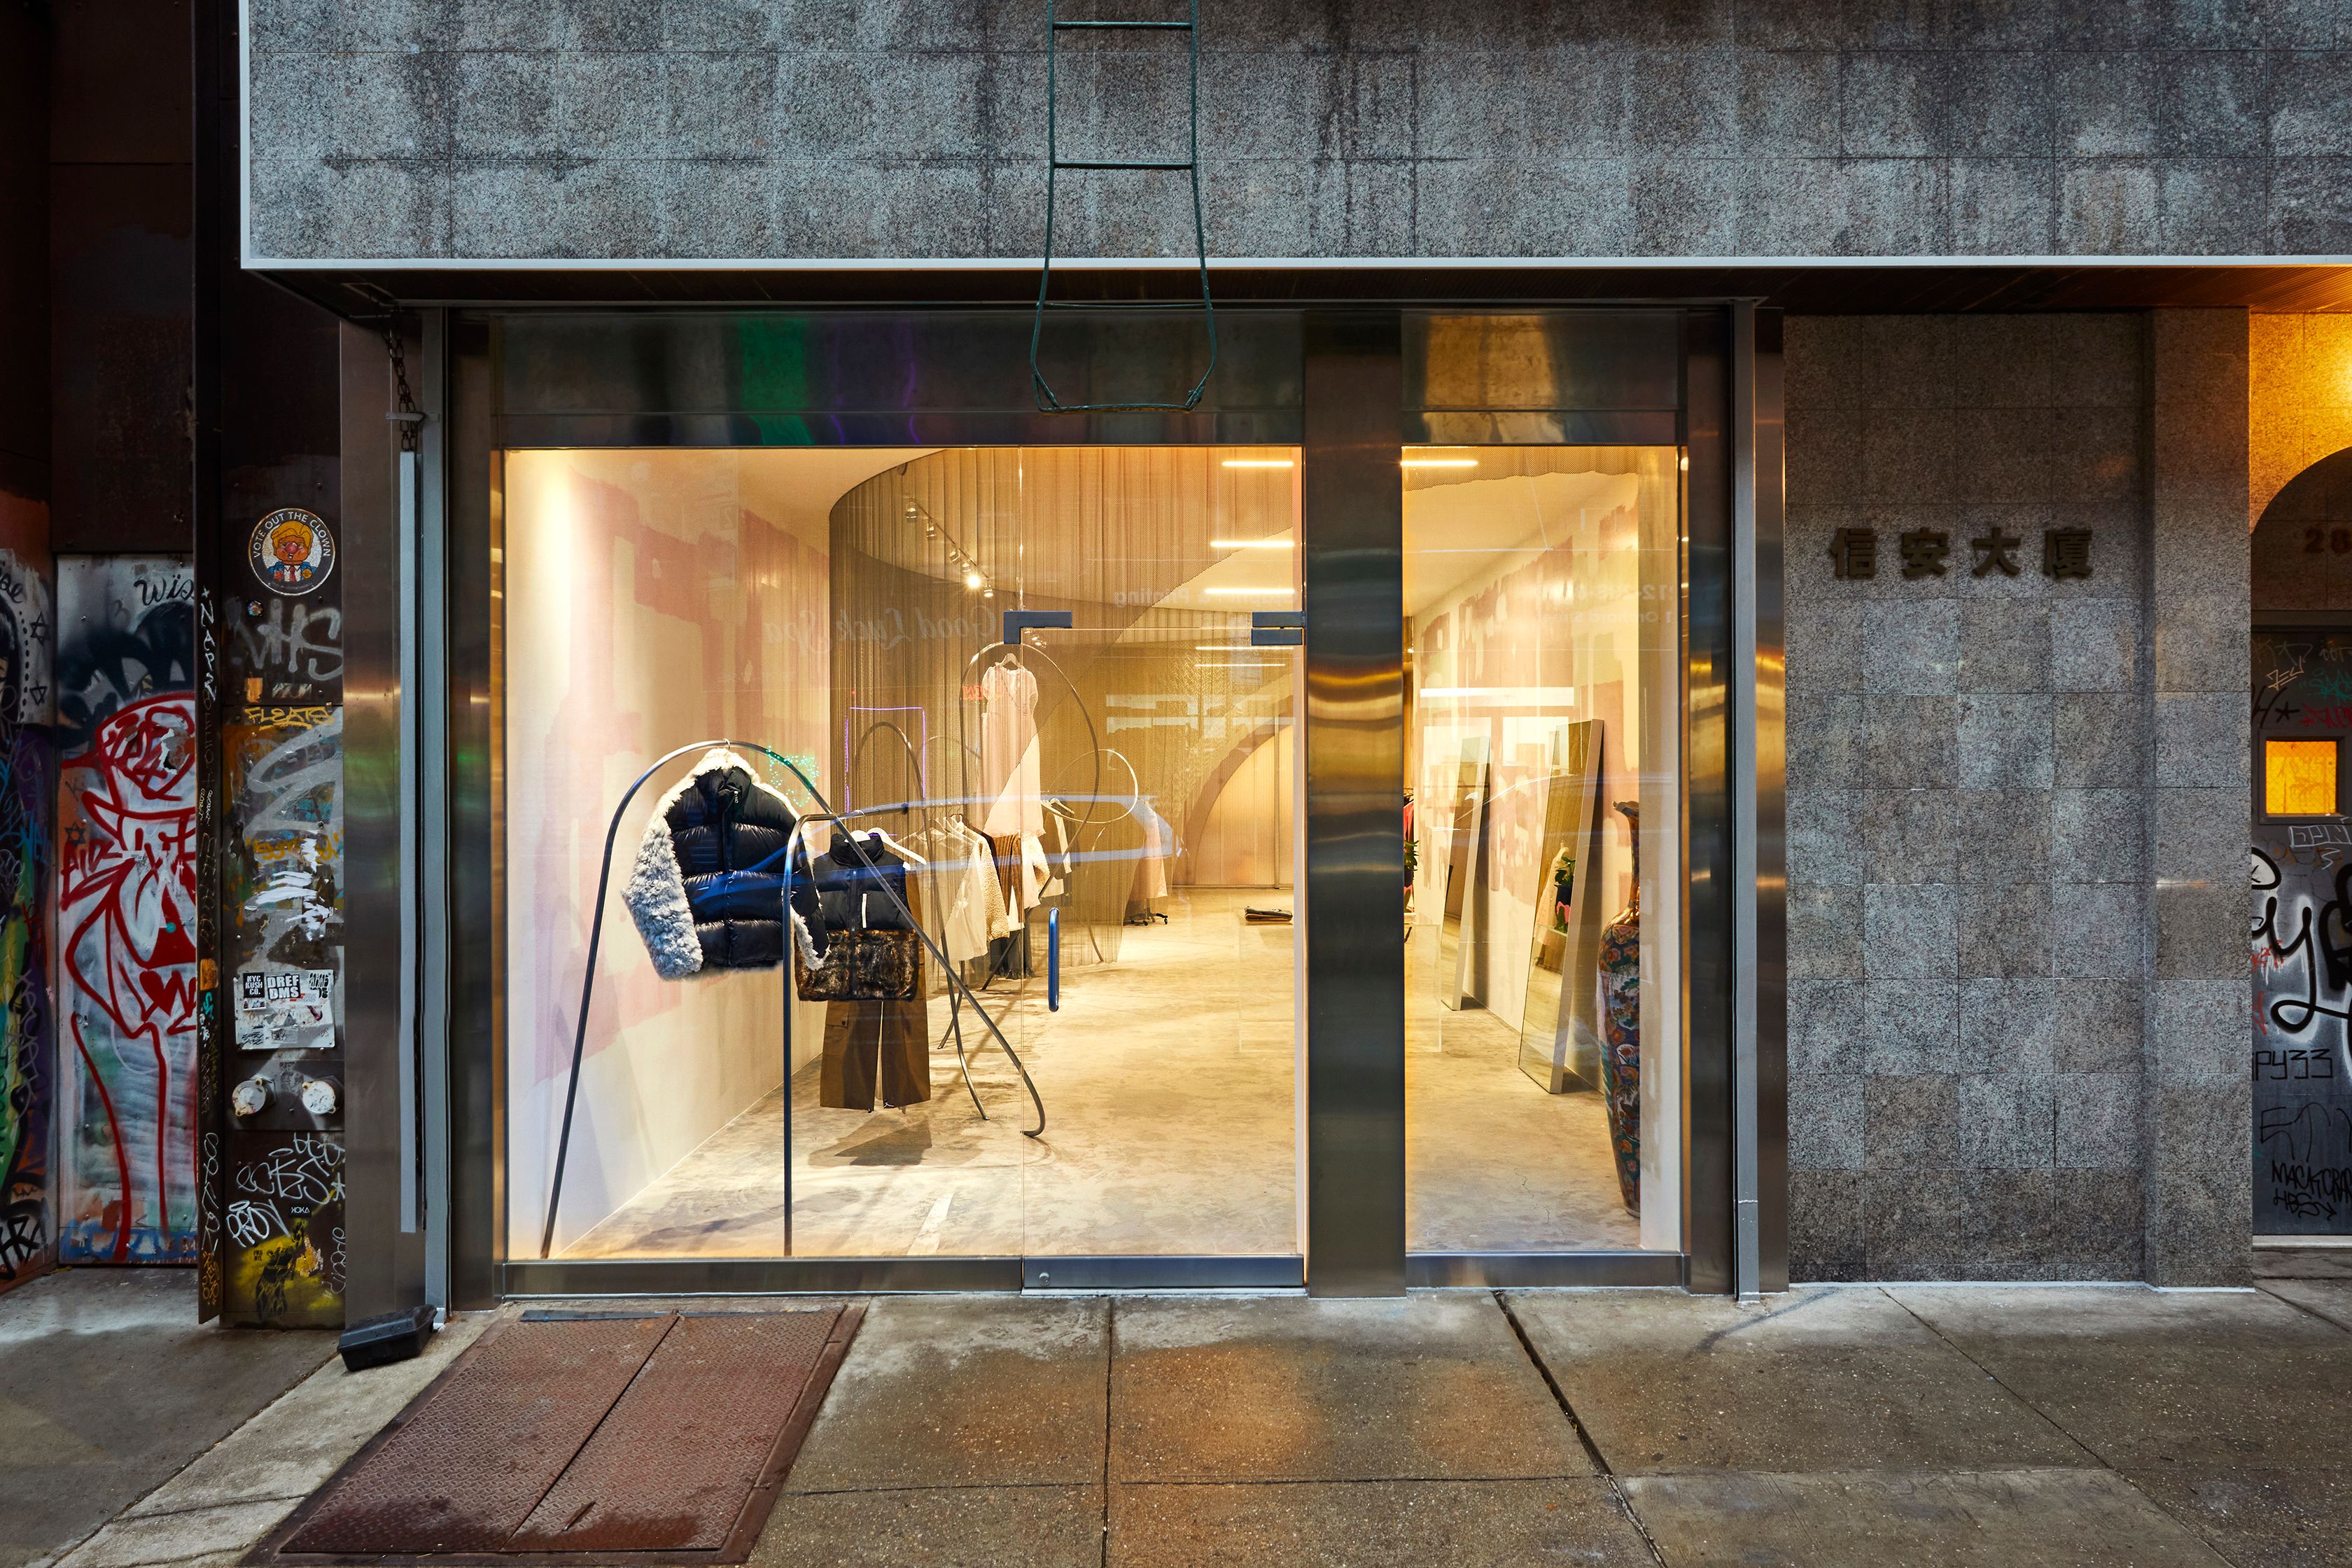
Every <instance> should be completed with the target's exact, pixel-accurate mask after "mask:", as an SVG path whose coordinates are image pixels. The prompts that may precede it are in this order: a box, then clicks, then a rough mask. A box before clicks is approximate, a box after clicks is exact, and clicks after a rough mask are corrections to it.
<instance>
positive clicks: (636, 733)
mask: <svg viewBox="0 0 2352 1568" xmlns="http://www.w3.org/2000/svg"><path fill="white" fill-rule="evenodd" d="M1296 478H1297V471H1296V467H1295V458H1294V457H1293V456H1292V454H1291V453H1290V452H1288V451H1287V450H1286V449H1280V448H1276V449H1262V448H1171V447H1158V448H1118V447H1091V448H950V449H903V450H892V451H881V450H815V451H810V450H802V451H682V450H658V451H572V450H565V451H544V450H542V451H528V452H515V453H510V454H509V456H508V460H507V497H506V500H507V519H508V521H507V562H506V594H507V601H508V616H507V623H508V631H507V638H506V650H505V676H506V696H507V702H506V710H507V714H508V721H507V726H506V730H507V736H506V740H507V747H508V766H507V778H508V789H507V801H506V809H507V812H508V822H509V826H508V837H509V846H510V852H509V853H510V866H511V869H512V871H513V873H514V874H513V875H512V876H511V877H510V878H509V888H510V889H512V891H511V892H510V894H509V952H510V953H511V954H512V955H513V958H512V962H511V964H510V972H509V977H508V1005H509V1096H508V1101H509V1183H508V1190H509V1195H510V1205H511V1207H510V1224H511V1226H512V1231H513V1234H514V1236H515V1237H516V1238H517V1250H518V1251H519V1252H520V1251H523V1250H525V1247H526V1242H525V1238H526V1237H528V1238H530V1242H531V1243H535V1241H536V1237H537V1236H538V1234H539V1226H540V1224H541V1219H542V1217H543V1216H544V1214H545V1212H546V1201H547V1194H548V1191H549V1187H550V1185H551V1180H552V1162H553V1152H552V1150H553V1145H554V1143H555V1142H556V1140H557V1138H558V1136H559V1133H560V1128H561V1123H562V1098H563V1091H564V1083H565V1079H566V1076H567V1074H568V1069H569V1062H570V1051H571V1040H572V1037H571V1030H572V1022H573V1020H574V1018H575V1017H576V1016H577V1009H578V992H579V985H580V978H581V974H582V963H583V959H584V952H585V946H586V940H587V926H588V916H589V911H590V909H591V907H592V905H593V899H594V892H595V880H596V873H597V864H598V859H597V858H598V856H599V854H600V853H601V851H602V848H603V845H604V834H605V831H606V827H607V825H608V822H609V820H610V816H611V814H612V812H613V810H614V806H615V805H617V803H618V802H619V800H620V797H621V794H622V792H623V791H624V790H625V789H626V788H627V786H628V784H629V783H630V781H631V780H633V779H635V777H636V776H637V775H638V773H641V772H643V771H644V769H645V768H646V767H647V766H648V765H650V764H651V763H652V762H653V760H654V759H655V758H656V757H657V756H659V755H661V754H662V753H663V752H666V751H667V750H670V749H672V748H674V747H677V746H683V745H688V744H689V743H690V742H696V741H699V740H704V739H713V738H719V737H725V738H728V739H730V740H732V741H734V742H737V744H736V745H735V746H734V747H733V748H732V752H733V756H732V759H731V760H730V759H728V758H712V759H707V760H706V759H704V758H702V757H701V756H699V755H698V754H689V755H688V756H686V757H683V758H680V759H678V760H677V761H676V762H674V763H670V764H669V765H668V766H667V768H665V769H663V770H662V772H661V773H659V774H658V776H657V777H656V780H655V781H654V783H653V784H648V785H647V786H646V791H645V792H644V794H642V795H640V796H639V797H638V798H637V799H636V800H635V802H634V803H632V805H631V806H630V807H629V809H628V811H627V812H626V813H625V814H624V816H623V818H622V822H621V826H620V829H619V837H618V843H617V847H616V851H615V856H614V859H615V862H616V864H615V866H614V872H613V877H614V898H613V901H612V906H611V907H610V908H608V910H606V913H605V917H604V925H603V946H602V951H601V952H600V955H599V958H598V980H597V994H596V1000H595V1004H594V1006H593V1009H592V1011H591V1013H590V1015H589V1024H588V1030H587V1053H586V1067H585V1070H584V1071H583V1076H582V1087H581V1089H580V1095H579V1110H578V1112H577V1114H576V1117H575V1123H574V1129H573V1132H572V1146H571V1153H570V1155H569V1163H568V1166H567V1170H566V1173H565V1176H564V1186H563V1197H562V1210H561V1215H560V1216H559V1221H558V1224H557V1227H556V1244H555V1250H556V1252H557V1254H558V1255H560V1256H575V1257H580V1256H595V1257H634V1258H666V1257H686V1256H730V1257H764V1256H778V1255H782V1254H785V1253H787V1252H789V1253H791V1254H793V1255H797V1256H836V1257H877V1256H897V1255H907V1254H916V1255H923V1254H941V1255H958V1254H961V1255H1003V1254H1012V1253H1028V1254H1033V1255H1051V1254H1094V1255H1100V1254H1122V1253H1187V1254H1191V1253H1200V1254H1247V1253H1293V1252H1296V1251H1297V1249H1298V1239H1297V1218H1296V1203H1295V1188H1296V1181H1297V1178H1296V1160H1295V1152H1294V1142H1295V1140H1294V1135H1293V1126H1294V1121H1295V1107H1294V1089H1295V1083H1296V1071H1295V1062H1296V1058H1297V1008H1296V1005H1295V1000H1294V998H1295V978H1294V977H1295V973H1296V970H1297V943H1298V942H1299V940H1300V932H1299V931H1297V923H1296V921H1294V920H1293V919H1292V918H1291V916H1292V910H1293V900H1292V898H1291V881H1292V877H1293V875H1294V858H1295V848H1294V846H1295V842H1296V833H1297V792H1296V789H1295V779H1296V752H1297V741H1298V737H1297V730H1296V726H1295V724H1294V722H1293V720H1294V715H1295V698H1294V668H1293V661H1294V659H1295V658H1296V655H1295V653H1294V652H1293V651H1291V650H1287V649H1282V648H1260V647H1255V646H1254V645H1253V643H1252V641H1251V637H1250V632H1249V612H1250V611H1252V610H1256V609H1272V608H1280V607H1285V606H1290V605H1296V603H1297V589H1296V575H1295V574H1296V565H1295V556H1296V551H1295V550H1294V549H1293V548H1292V544H1293V542H1294V540H1295V537H1296V511H1297V485H1296ZM1008 611H1012V612H1025V613H1027V614H1029V615H1031V616H1038V617H1041V618H1047V619H1050V620H1055V621H1059V622H1062V623H1066V624H1057V625H1049V626H1045V627H1044V628H1043V629H1035V630H1030V631H1028V632H1027V633H1026V634H1025V635H1016V636H1014V637H1010V638H1008V637H1007V632H1008V629H1010V628H1008V626H1007V622H1006V620H1005V613H1006V612H1008ZM770 752H773V753H776V755H773V756H772V755H770V754H769V753H770ZM706 762H707V765H706ZM788 764H789V765H788ZM803 776H804V777H805V780H806V781H807V784H803ZM808 784H814V788H815V790H816V791H818V792H821V793H822V795H824V799H825V801H826V802H827V804H828V805H830V806H831V808H832V809H833V811H835V812H836V813H839V814H841V815H842V816H845V817H847V818H848V819H849V820H848V821H847V822H846V823H845V824H835V823H833V822H827V821H819V820H814V819H811V817H810V814H811V812H812V809H813V807H814V799H813V797H812V795H811V793H810V790H809V788H808V787H807V785H808ZM729 789H732V790H734V791H735V792H736V793H737V794H738V795H740V796H741V797H743V799H745V800H746V801H749V802H751V805H743V806H740V807H731V808H730V807H723V806H722V807H714V808H713V809H718V810H724V809H734V810H737V811H739V813H745V814H748V815H749V816H751V817H752V818H756V817H758V816H759V815H760V810H761V803H767V802H770V799H771V797H769V796H768V795H766V793H765V792H767V791H769V790H773V791H775V792H777V795H780V796H781V797H782V805H784V806H785V807H786V808H787V809H788V810H789V812H790V814H791V816H793V817H799V818H803V819H808V820H805V821H804V823H803V837H804V841H805V844H806V847H807V850H808V854H809V858H810V860H811V865H810V868H809V870H810V873H811V875H812V877H813V878H814V881H815V882H816V883H817V884H818V885H819V886H820V887H821V888H822V889H825V890H826V892H825V896H824V897H820V898H817V899H815V900H814V902H813V904H812V907H811V908H810V909H809V910H807V911H806V915H805V919H804V921H803V931H804V932H805V934H798V935H795V934H793V933H791V932H788V931H763V930H762V929H761V928H762V923H763V921H766V922H767V923H768V924H771V925H772V923H773V922H772V921H770V920H769V919H768V916H767V914H766V911H767V910H768V908H769V906H767V905H761V906H759V908H757V909H753V910H732V912H731V913H730V911H728V910H725V909H723V908H722V907H721V904H720V903H718V902H712V901H710V900H713V899H714V898H716V895H715V894H712V893H711V892H710V891H709V889H708V888H703V887H698V886H697V885H696V884H695V879H696V877H697V876H698V874H699V872H698V866H700V863H699V862H698V861H697V859H696V857H697V856H698V855H702V854H705V853H706V851H707V850H708V848H709V840H708V837H707V836H706V838H705V839H701V840H693V841H692V842H689V839H688V837H681V836H680V835H681V833H683V832H690V831H692V829H691V828H688V829H681V828H679V826H678V823H679V821H680V817H679V816H678V815H677V809H676V808H677V807H678V806H679V803H680V802H681V801H686V802H687V803H688V816H691V815H692V809H693V799H692V798H689V797H693V798H700V796H698V795H697V792H698V791H701V792H702V793H703V795H710V797H711V798H713V799H719V798H720V797H721V796H723V795H724V792H725V791H726V790H729ZM713 791H716V792H718V793H717V794H716V795H713V794H712V793H711V792H713ZM734 820H735V819H734V818H731V817H730V818H727V819H726V822H732V821H734ZM703 826H708V824H707V823H704V824H703ZM754 826H756V823H755V824H754ZM729 831H730V830H729V829H728V828H727V826H725V823H722V824H721V825H720V826H719V830H718V832H719V838H720V839H721V840H724V841H725V842H727V843H730V844H731V843H733V842H734V839H732V838H730V837H728V835H729ZM877 831H878V832H879V833H880V834H882V835H883V836H884V837H883V838H882V839H881V840H880V841H879V842H878V844H877V841H876V840H874V839H872V838H871V837H867V836H868V835H870V834H872V833H875V832H877ZM851 835H856V841H855V842H852V843H844V842H841V840H842V839H844V838H845V837H849V836H851ZM751 837H756V835H752V836H751ZM751 837H747V838H746V839H745V842H747V843H749V842H751ZM665 855H668V856H669V857H671V858H672V859H674V860H675V861H676V863H677V867H678V883H679V888H680V890H681V892H682V893H683V895H684V898H685V900H686V904H687V906H688V910H689V912H690V914H691V917H692V918H691V919H690V920H688V922H687V925H686V927H684V928H677V927H675V926H674V927H672V928H671V929H670V931H669V937H670V939H671V941H672V942H673V945H674V946H676V947H677V948H679V949H680V950H682V951H687V952H697V953H699V954H700V955H701V956H703V957H704V958H706V959H708V960H709V963H705V964H704V965H702V966H700V967H695V968H693V972H692V973H685V974H682V975H681V976H680V977H678V978H674V979H664V978H662V977H661V975H660V973H657V969H658V967H659V963H660V961H661V960H662V958H663V954H662V952H661V951H660V949H661V946H662V942H663V940H664V939H663V934H662V932H663V929H664V928H663V927H662V924H661V921H659V920H658V919H654V920H651V921H649V920H648V919H647V918H646V914H645V909H644V908H643V907H637V908H634V909H633V908H632V907H629V906H630V905H631V900H629V899H626V898H625V897H624V895H625V893H629V892H632V891H633V890H634V891H635V892H637V893H639V894H642V893H643V892H644V889H645V887H646V885H648V884H657V885H661V886H667V882H665V878H667V876H668V875H669V861H667V860H665V859H664V856H665ZM867 862H870V863H872V864H870V865H868V864H866V863H867ZM760 864H761V865H764V864H766V862H764V861H762V862H761V863H760ZM702 869H708V868H707V867H702ZM728 869H729V871H730V874H732V872H734V871H737V870H740V869H741V867H740V865H731V866H730V868H728ZM754 869H755V872H756V869H757V868H756V867H755V868H754ZM743 886H744V887H745V888H747V889H751V892H752V893H756V894H757V895H758V896H759V897H761V898H766V897H768V896H769V895H768V894H767V893H766V892H765V891H764V890H763V889H760V888H759V887H757V886H755V885H754V884H752V883H751V882H750V881H748V880H747V881H746V882H744V883H743ZM656 891H658V886H657V887H656ZM894 894H895V896H893V895H894ZM747 896H749V894H747ZM636 901H637V903H638V904H640V905H642V904H644V902H645V900H643V899H642V898H640V899H639V900H636ZM654 902H655V903H656V904H657V903H658V900H654ZM900 908H903V910H905V912H906V913H907V914H908V915H910V916H911V917H912V919H913V921H914V922H915V923H916V924H917V925H918V926H919V928H920V932H921V934H920V935H917V934H915V933H914V932H911V931H896V930H893V929H891V928H893V927H894V926H903V925H904V924H906V923H907V922H906V921H903V920H899V919H898V918H897V916H896V914H895V912H894V911H896V910H899V909H900ZM845 911H847V912H845ZM733 915H742V916H743V917H744V921H743V923H744V928H745V929H744V931H742V932H740V933H735V932H734V931H733V928H732V927H731V926H728V925H726V924H725V920H724V919H721V917H722V916H724V917H726V918H727V919H731V918H732V917H733ZM714 921H717V922H718V924H719V927H720V928H721V929H720V930H719V931H718V932H717V934H714V930H713V922H714ZM786 941H791V942H796V943H799V944H802V949H803V957H802V959H801V961H800V967H801V969H802V970H803V971H807V970H811V969H814V970H815V971H825V972H830V973H834V974H835V975H836V976H842V975H845V974H846V973H848V972H847V971H845V970H840V969H836V968H834V967H833V966H835V964H836V963H842V962H846V961H845V960H842V959H841V958H839V956H838V955H840V954H843V953H850V952H869V953H870V954H872V955H874V963H876V964H878V965H879V967H877V968H875V969H874V970H873V971H872V972H871V973H869V974H867V976H866V978H867V981H868V982H869V983H868V984H864V985H863V986H862V987H861V986H858V985H851V986H849V989H848V991H847V992H846V993H845V994H835V995H834V996H833V997H832V998H831V999H826V998H825V997H824V996H823V995H822V994H821V993H822V992H824V990H825V988H826V986H827V985H828V984H834V985H835V989H836V991H838V990H839V988H840V986H841V985H842V984H847V982H846V981H837V982H828V981H826V980H824V978H823V977H822V975H813V976H810V977H807V978H804V980H803V983H800V984H794V985H793V987H792V989H793V992H794V993H795V995H794V997H793V999H792V1000H790V1001H789V1002H788V1001H787V997H786V989H787V986H786V981H785V977H784V973H783V971H782V968H781V967H780V966H779V964H778V963H777V958H778V955H779V952H780V947H779V945H778V944H779V943H780V942H786ZM762 943H765V945H762ZM730 944H740V952H738V951H737V949H736V946H735V945H730ZM820 946H822V947H823V949H824V952H822V953H820V952H816V951H815V950H816V949H817V948H818V947H820ZM722 952H723V953H731V954H732V955H733V956H734V957H736V958H740V959H741V960H742V961H743V962H744V963H746V965H747V966H746V967H743V968H740V969H734V968H729V967H727V966H726V964H727V963H728V962H729V960H728V958H726V957H724V956H722ZM894 955H895V956H894ZM812 959H814V960H815V962H814V964H812V963H811V960H812ZM860 962H864V961H860ZM893 964H898V965H900V966H901V967H899V968H892V967H891V965H893ZM861 973H865V972H862V971H861ZM893 975H903V976H904V980H903V983H900V982H898V981H894V980H891V979H890V978H889V976H893ZM876 976H880V977H881V978H879V979H877V978H876ZM787 1007H789V1009H790V1024H791V1037H792V1047H791V1052H790V1064H789V1070H787V1066H786V1060H785V1057H784V1054H783V1047H782V1037H783V1034H784V1025H785V1018H786V1009H787ZM1041 1103H1042V1107H1043V1111H1044V1122H1045V1127H1044V1132H1043V1135H1042V1136H1037V1137H1030V1136H1025V1135H1024V1133H1026V1132H1028V1131H1034V1129H1035V1128H1036V1126H1037V1124H1038V1120H1039V1106H1040V1104H1041ZM788 1142H789V1150H790V1152H789V1167H788V1165H787V1158H788V1157H787V1153H786V1149H787V1143H788ZM787 1168H789V1171H790V1175H791V1183H790V1187H791V1197H790V1205H789V1206H790V1232H789V1237H787V1232H786V1219H785V1216H786V1195H785V1173H786V1171H787ZM530 1250H535V1246H531V1247H530Z"/></svg>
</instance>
